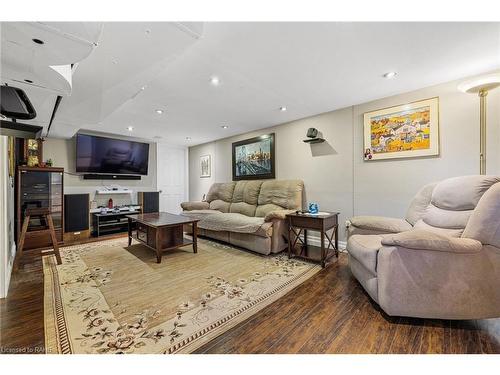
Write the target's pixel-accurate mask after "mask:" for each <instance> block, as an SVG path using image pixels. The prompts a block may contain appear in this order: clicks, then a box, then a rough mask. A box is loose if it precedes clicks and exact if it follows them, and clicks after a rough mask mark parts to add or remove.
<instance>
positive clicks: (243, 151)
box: [232, 133, 275, 181]
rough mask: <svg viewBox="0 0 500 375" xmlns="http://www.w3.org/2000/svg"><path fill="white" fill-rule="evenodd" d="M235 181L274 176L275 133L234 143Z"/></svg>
mask: <svg viewBox="0 0 500 375" xmlns="http://www.w3.org/2000/svg"><path fill="white" fill-rule="evenodd" d="M232 146H233V181H238V180H256V179H264V178H274V175H275V172H274V133H272V134H266V135H261V136H259V137H255V138H250V139H245V140H244V141H240V142H235V143H233V145H232Z"/></svg>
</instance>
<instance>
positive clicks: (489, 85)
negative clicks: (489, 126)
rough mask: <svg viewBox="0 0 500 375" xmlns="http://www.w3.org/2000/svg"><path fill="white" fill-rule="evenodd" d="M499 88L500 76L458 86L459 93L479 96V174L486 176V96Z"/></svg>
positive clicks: (492, 75)
mask: <svg viewBox="0 0 500 375" xmlns="http://www.w3.org/2000/svg"><path fill="white" fill-rule="evenodd" d="M499 86H500V74H491V75H488V76H484V77H480V78H476V79H473V80H471V81H467V82H463V83H461V84H460V85H459V86H458V89H459V90H460V91H463V92H466V93H469V94H478V96H479V139H480V142H479V173H480V174H482V175H484V174H486V136H487V134H486V96H487V95H488V92H489V91H491V90H494V89H496V88H497V87H499Z"/></svg>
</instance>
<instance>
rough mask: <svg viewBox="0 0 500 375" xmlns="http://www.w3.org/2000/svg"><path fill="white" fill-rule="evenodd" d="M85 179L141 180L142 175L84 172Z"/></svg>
mask: <svg viewBox="0 0 500 375" xmlns="http://www.w3.org/2000/svg"><path fill="white" fill-rule="evenodd" d="M83 179H84V180H140V179H141V176H134V175H130V174H94V173H92V174H84V175H83Z"/></svg>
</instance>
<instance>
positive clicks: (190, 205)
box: [181, 202, 210, 211]
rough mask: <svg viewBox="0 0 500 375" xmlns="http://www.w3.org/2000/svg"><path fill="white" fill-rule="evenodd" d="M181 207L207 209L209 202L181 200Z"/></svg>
mask: <svg viewBox="0 0 500 375" xmlns="http://www.w3.org/2000/svg"><path fill="white" fill-rule="evenodd" d="M181 207H182V209H183V210H185V211H192V210H208V209H209V208H210V204H209V203H208V202H182V203H181Z"/></svg>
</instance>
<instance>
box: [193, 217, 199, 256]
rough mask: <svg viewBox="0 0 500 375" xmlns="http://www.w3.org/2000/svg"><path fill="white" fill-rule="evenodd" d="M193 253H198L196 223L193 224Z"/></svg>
mask: <svg viewBox="0 0 500 375" xmlns="http://www.w3.org/2000/svg"><path fill="white" fill-rule="evenodd" d="M193 252H194V253H195V254H196V253H197V252H198V223H197V222H194V223H193Z"/></svg>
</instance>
